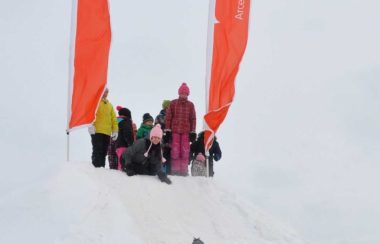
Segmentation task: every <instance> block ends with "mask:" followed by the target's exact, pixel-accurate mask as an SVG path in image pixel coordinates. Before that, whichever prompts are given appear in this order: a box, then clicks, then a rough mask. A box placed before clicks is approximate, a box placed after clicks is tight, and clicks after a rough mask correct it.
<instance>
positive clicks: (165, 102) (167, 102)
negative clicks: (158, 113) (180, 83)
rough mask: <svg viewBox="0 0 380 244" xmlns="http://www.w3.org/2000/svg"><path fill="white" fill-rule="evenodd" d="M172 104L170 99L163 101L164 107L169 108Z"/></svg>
mask: <svg viewBox="0 0 380 244" xmlns="http://www.w3.org/2000/svg"><path fill="white" fill-rule="evenodd" d="M169 105H170V100H164V101H162V109H167V108H168V107H169Z"/></svg>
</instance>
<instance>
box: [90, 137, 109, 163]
mask: <svg viewBox="0 0 380 244" xmlns="http://www.w3.org/2000/svg"><path fill="white" fill-rule="evenodd" d="M91 143H92V157H91V158H92V164H93V165H94V166H95V167H97V168H98V167H104V166H105V165H106V156H107V149H108V145H109V143H110V136H108V135H105V134H100V133H96V134H95V135H91Z"/></svg>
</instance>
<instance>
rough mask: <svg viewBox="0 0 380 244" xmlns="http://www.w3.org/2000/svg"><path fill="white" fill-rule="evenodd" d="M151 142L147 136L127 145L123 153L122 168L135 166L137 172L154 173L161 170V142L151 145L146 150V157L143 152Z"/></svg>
mask: <svg viewBox="0 0 380 244" xmlns="http://www.w3.org/2000/svg"><path fill="white" fill-rule="evenodd" d="M150 145H151V142H150V140H149V138H141V139H138V140H137V141H136V142H135V143H134V144H133V145H132V146H130V147H128V148H127V150H126V151H125V152H124V153H123V160H122V162H123V168H135V167H137V168H138V169H142V171H141V172H140V170H138V171H139V172H136V173H138V174H156V173H157V172H158V171H160V170H161V163H162V155H161V144H157V145H154V144H153V143H152V146H151V148H150V150H149V152H148V155H147V157H145V155H144V154H145V153H146V152H147V151H148V149H149V146H150Z"/></svg>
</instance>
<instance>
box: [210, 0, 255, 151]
mask: <svg viewBox="0 0 380 244" xmlns="http://www.w3.org/2000/svg"><path fill="white" fill-rule="evenodd" d="M249 9H250V0H216V6H215V17H216V19H217V21H218V22H217V23H216V24H215V25H214V41H213V47H212V48H213V55H212V64H211V80H210V86H209V91H208V94H209V101H208V111H207V113H206V115H205V116H204V120H205V122H206V125H207V126H208V128H206V130H209V131H208V132H207V131H206V133H205V145H206V149H207V150H208V149H209V148H210V147H211V145H212V136H213V134H214V133H215V132H216V131H217V130H218V128H219V126H220V125H221V124H222V122H223V121H224V119H225V117H226V115H227V113H228V109H229V107H230V105H231V103H232V101H233V98H234V95H235V77H236V75H237V72H238V70H239V65H240V61H241V59H242V57H243V55H244V51H245V48H246V45H247V39H248V22H249ZM212 17H214V16H212Z"/></svg>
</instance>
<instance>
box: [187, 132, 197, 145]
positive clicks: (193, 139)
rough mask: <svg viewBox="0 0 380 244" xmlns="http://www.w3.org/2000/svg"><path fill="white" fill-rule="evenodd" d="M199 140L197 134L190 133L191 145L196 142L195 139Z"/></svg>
mask: <svg viewBox="0 0 380 244" xmlns="http://www.w3.org/2000/svg"><path fill="white" fill-rule="evenodd" d="M196 138H197V133H195V132H190V133H189V141H190V142H191V143H193V142H195V139H196Z"/></svg>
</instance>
